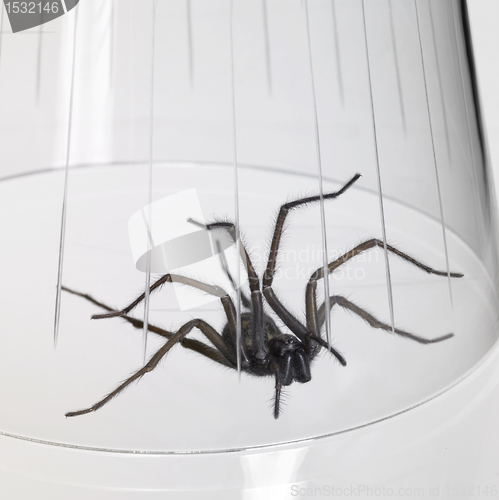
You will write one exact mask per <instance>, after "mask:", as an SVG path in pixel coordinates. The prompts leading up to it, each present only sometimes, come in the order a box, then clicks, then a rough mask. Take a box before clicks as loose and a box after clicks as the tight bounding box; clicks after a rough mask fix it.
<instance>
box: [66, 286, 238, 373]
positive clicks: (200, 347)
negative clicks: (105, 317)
mask: <svg viewBox="0 0 499 500" xmlns="http://www.w3.org/2000/svg"><path fill="white" fill-rule="evenodd" d="M62 290H64V291H66V292H69V293H72V294H73V295H78V296H79V297H82V298H84V299H86V300H88V301H89V302H91V303H92V304H95V305H97V306H99V307H102V308H103V309H105V310H106V311H113V310H114V309H112V308H111V307H109V306H108V305H106V304H104V303H103V302H100V301H98V300H96V299H94V298H93V297H92V296H91V295H88V294H86V293H80V292H76V291H75V290H71V289H70V288H67V287H65V286H63V287H62ZM120 317H121V318H122V319H124V320H125V321H127V322H128V323H130V324H131V325H132V326H133V327H135V328H137V329H138V330H142V329H143V328H144V322H143V321H142V320H140V319H137V318H132V317H131V316H126V315H125V316H120ZM147 328H148V330H149V331H150V332H152V333H155V334H157V335H159V336H161V337H164V338H166V339H171V338H172V337H173V335H174V333H172V332H169V331H168V330H165V329H163V328H159V327H158V326H155V325H152V324H151V323H148V324H147ZM180 344H181V345H182V347H185V348H186V349H189V350H191V351H195V352H197V353H198V354H201V355H202V356H205V357H207V358H209V359H211V360H212V361H215V362H216V363H219V364H221V365H224V366H227V367H228V368H235V366H234V365H233V364H232V363H230V362H229V361H228V360H227V358H226V357H225V356H223V355H222V354H221V353H220V352H219V351H217V350H216V349H214V348H213V347H210V346H208V345H206V344H204V343H203V342H200V341H199V340H196V339H189V338H184V339H183V340H182V341H181V342H180Z"/></svg>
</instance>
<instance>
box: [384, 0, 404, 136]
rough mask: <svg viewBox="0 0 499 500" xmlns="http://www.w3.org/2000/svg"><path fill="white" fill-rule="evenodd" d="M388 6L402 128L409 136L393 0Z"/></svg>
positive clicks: (389, 1)
mask: <svg viewBox="0 0 499 500" xmlns="http://www.w3.org/2000/svg"><path fill="white" fill-rule="evenodd" d="M388 8H389V11H390V34H391V38H392V46H393V62H394V63H395V76H396V77H397V91H398V95H399V105H400V114H401V116H402V129H403V131H404V135H405V136H407V122H406V118H405V107H404V95H403V93H402V81H401V78H400V65H399V57H398V52H397V37H396V36H395V26H394V23H393V5H392V0H388Z"/></svg>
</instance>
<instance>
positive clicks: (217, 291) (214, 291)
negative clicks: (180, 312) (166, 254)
mask: <svg viewBox="0 0 499 500" xmlns="http://www.w3.org/2000/svg"><path fill="white" fill-rule="evenodd" d="M165 283H183V284H184V285H188V286H192V287H193V288H197V289H198V290H201V291H203V292H206V293H209V294H210V295H214V296H215V297H218V298H222V297H224V296H226V295H227V292H226V291H225V290H224V289H223V288H221V287H219V286H216V285H207V284H206V283H203V282H201V281H198V280H195V279H193V278H187V277H185V276H179V275H178V274H164V275H163V276H161V278H159V279H158V280H156V281H155V282H154V283H153V284H152V285H151V286H150V288H149V293H151V292H153V291H154V290H156V289H157V288H159V287H160V286H162V285H164V284H165ZM145 296H146V294H145V292H144V293H142V294H141V295H139V297H138V298H137V299H135V300H134V301H133V302H132V303H131V304H129V305H127V306H126V307H125V308H124V309H122V310H121V311H114V312H112V313H106V314H94V315H93V316H92V319H103V318H114V317H116V316H123V315H124V314H128V313H129V312H130V311H131V310H132V309H134V308H135V307H137V306H138V305H139V304H140V303H141V302H142V301H143V300H144V299H145Z"/></svg>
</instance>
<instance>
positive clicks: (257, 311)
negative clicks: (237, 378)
mask: <svg viewBox="0 0 499 500" xmlns="http://www.w3.org/2000/svg"><path fill="white" fill-rule="evenodd" d="M190 220H191V222H194V221H192V219H190ZM194 223H195V222H194ZM197 224H198V225H199V223H197ZM205 227H206V229H207V230H208V231H211V230H213V229H217V228H224V229H226V230H227V231H228V233H229V234H230V235H231V237H232V240H233V241H234V243H235V242H236V226H235V225H234V224H233V223H232V222H224V221H221V222H212V223H211V224H207V225H206V226H205ZM242 248H243V251H244V256H245V259H246V266H245V267H246V272H247V273H248V281H249V287H250V291H251V307H250V309H251V312H252V320H253V328H252V338H251V344H252V346H253V350H254V352H255V357H256V358H257V359H260V360H263V359H265V357H266V355H267V347H266V345H265V334H264V331H265V315H264V311H263V296H262V292H261V291H260V278H259V277H258V274H257V273H256V271H255V268H254V266H253V263H252V262H251V258H250V256H249V255H248V252H247V251H246V248H245V247H244V245H242Z"/></svg>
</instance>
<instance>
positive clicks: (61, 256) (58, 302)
mask: <svg viewBox="0 0 499 500" xmlns="http://www.w3.org/2000/svg"><path fill="white" fill-rule="evenodd" d="M74 12H75V16H74V30H73V31H74V34H73V59H72V62H71V84H70V91H69V113H68V135H67V142H66V165H65V169H64V194H63V198H62V211H61V233H60V237H59V264H58V267H57V288H56V295H55V314H54V347H57V339H58V336H59V322H60V318H61V288H62V269H63V266H64V245H65V242H66V213H67V204H68V181H69V158H70V154H71V133H72V128H73V101H74V80H75V67H76V39H77V33H78V12H79V9H78V8H75V9H74Z"/></svg>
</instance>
